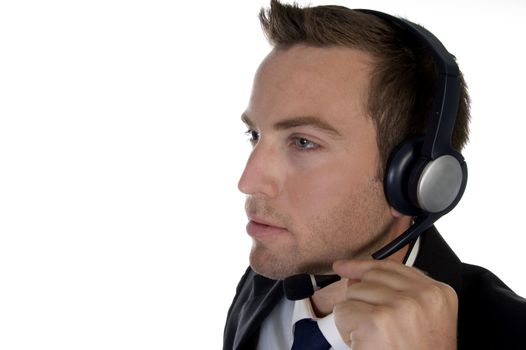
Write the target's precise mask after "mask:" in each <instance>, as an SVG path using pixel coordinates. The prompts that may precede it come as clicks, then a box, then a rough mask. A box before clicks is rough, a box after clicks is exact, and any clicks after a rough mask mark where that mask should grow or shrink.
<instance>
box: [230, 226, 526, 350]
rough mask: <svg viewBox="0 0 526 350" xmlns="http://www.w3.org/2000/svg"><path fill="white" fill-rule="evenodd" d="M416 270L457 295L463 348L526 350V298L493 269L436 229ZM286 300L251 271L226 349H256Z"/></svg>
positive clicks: (276, 286) (424, 240)
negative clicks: (458, 251) (462, 255)
mask: <svg viewBox="0 0 526 350" xmlns="http://www.w3.org/2000/svg"><path fill="white" fill-rule="evenodd" d="M521 263H523V262H521ZM414 266H415V267H417V268H419V269H420V270H423V271H425V272H426V273H427V274H428V275H429V276H430V277H432V278H434V279H436V280H438V281H442V282H444V283H447V284H449V285H450V286H451V287H453V288H454V289H455V291H456V292H457V295H458V298H459V316H458V333H457V336H458V349H459V350H480V349H507V350H510V349H522V350H525V349H526V300H525V299H523V298H521V297H519V296H517V295H516V294H515V293H514V292H513V291H512V290H511V289H509V288H508V287H507V286H506V285H505V284H504V283H503V282H502V281H501V280H500V279H499V278H498V277H496V276H495V275H494V274H492V273H491V272H489V271H488V270H486V269H484V268H481V267H478V266H474V265H468V264H464V263H461V262H460V260H459V259H458V257H457V256H456V255H455V253H454V252H453V251H452V250H451V248H449V246H448V245H447V243H446V242H445V241H444V240H443V238H442V237H441V236H440V234H439V233H438V232H437V231H436V229H435V228H434V227H432V228H431V229H429V230H427V231H426V232H425V233H423V234H422V236H421V240H420V251H419V253H418V256H417V258H416V261H415V263H414ZM283 297H284V294H283V287H282V282H281V281H275V280H271V279H268V278H265V277H263V276H261V275H258V274H256V273H255V272H254V271H253V270H252V269H251V268H248V269H247V271H246V272H245V274H244V275H243V277H242V278H241V281H240V282H239V285H238V286H237V290H236V295H235V297H234V300H233V302H232V305H231V306H230V309H229V311H228V315H227V320H226V325H225V331H224V339H223V340H224V341H223V349H224V350H227V349H228V350H230V349H236V350H240V349H255V348H256V344H257V341H258V336H259V329H260V327H261V324H262V322H263V320H264V319H265V318H266V317H267V316H268V315H269V313H270V312H271V311H272V309H273V308H274V307H275V306H276V304H277V303H278V302H279V300H280V299H281V298H283Z"/></svg>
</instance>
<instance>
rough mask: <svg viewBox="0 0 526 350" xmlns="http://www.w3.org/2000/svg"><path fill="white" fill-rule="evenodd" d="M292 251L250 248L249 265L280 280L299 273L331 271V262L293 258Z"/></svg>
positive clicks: (269, 276)
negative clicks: (304, 260)
mask: <svg viewBox="0 0 526 350" xmlns="http://www.w3.org/2000/svg"><path fill="white" fill-rule="evenodd" d="M297 256H298V255H297V254H296V253H294V252H288V253H283V254H279V255H278V254H275V253H272V252H269V251H268V250H267V249H264V248H255V247H253V248H252V251H251V252H250V267H251V268H252V270H254V271H255V272H256V273H258V274H259V275H262V276H264V277H267V278H270V279H273V280H282V279H285V278H287V277H290V276H293V275H297V274H300V273H309V274H327V273H333V271H332V261H331V262H303V261H297V260H295V259H294V258H295V257H297Z"/></svg>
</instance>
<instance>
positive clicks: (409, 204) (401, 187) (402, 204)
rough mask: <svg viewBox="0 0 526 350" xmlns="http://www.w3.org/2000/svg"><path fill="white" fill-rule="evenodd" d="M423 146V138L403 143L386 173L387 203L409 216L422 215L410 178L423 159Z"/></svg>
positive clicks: (389, 163) (393, 155)
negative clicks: (416, 202) (412, 193)
mask: <svg viewBox="0 0 526 350" xmlns="http://www.w3.org/2000/svg"><path fill="white" fill-rule="evenodd" d="M422 145H423V139H422V138H412V139H409V140H407V141H405V142H403V143H401V144H400V145H399V146H398V147H396V148H395V150H394V151H393V153H391V157H390V158H389V161H388V162H387V169H386V171H385V177H384V191H385V196H386V198H387V201H388V202H389V204H390V205H391V206H392V207H393V208H394V209H396V210H397V211H398V212H400V213H402V214H404V215H408V216H417V215H420V214H421V213H422V210H421V209H420V208H419V207H418V206H417V205H416V204H415V202H413V200H412V198H411V197H412V196H411V195H410V192H411V189H410V178H411V175H412V172H413V169H414V167H415V165H416V164H417V163H418V162H419V160H420V159H421V154H420V151H421V149H422Z"/></svg>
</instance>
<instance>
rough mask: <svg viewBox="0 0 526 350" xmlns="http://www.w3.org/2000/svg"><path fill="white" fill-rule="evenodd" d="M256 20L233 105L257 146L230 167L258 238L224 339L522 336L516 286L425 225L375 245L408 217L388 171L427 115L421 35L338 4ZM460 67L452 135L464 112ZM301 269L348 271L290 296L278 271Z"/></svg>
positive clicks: (352, 343)
mask: <svg viewBox="0 0 526 350" xmlns="http://www.w3.org/2000/svg"><path fill="white" fill-rule="evenodd" d="M260 20H261V22H262V26H263V28H264V30H265V34H266V35H267V37H268V39H269V41H270V42H271V43H272V44H273V45H274V49H273V50H272V51H271V52H270V53H269V55H268V56H267V57H266V58H265V59H264V61H263V62H262V64H261V66H260V67H259V69H258V71H257V73H256V76H255V79H254V85H253V90H252V95H251V98H250V101H249V104H248V107H247V109H246V110H245V112H244V113H243V115H242V119H243V121H244V122H245V124H246V125H247V128H248V131H247V133H248V134H249V136H250V140H251V143H252V145H253V150H252V153H251V155H250V157H249V159H248V162H247V165H246V168H245V170H244V172H243V174H242V176H241V179H240V181H239V189H240V190H241V192H243V193H245V194H246V195H247V201H246V212H247V216H248V219H249V223H248V225H247V232H248V234H249V235H250V236H251V237H252V239H253V246H252V250H251V253H250V268H249V269H248V270H247V272H246V273H245V275H244V276H243V277H242V279H241V281H240V283H239V285H238V288H237V291H236V296H235V298H234V301H233V303H232V306H231V307H230V310H229V313H228V317H227V323H226V327H225V335H224V349H256V348H257V349H290V348H291V347H292V348H293V349H300V348H301V347H299V345H298V343H299V342H300V341H302V339H306V337H310V336H313V335H314V334H315V335H316V336H315V337H314V338H316V341H318V340H319V341H320V342H321V343H324V345H323V346H324V347H322V348H325V349H329V348H333V349H345V348H349V347H352V349H354V350H363V349H455V348H459V349H502V348H506V349H520V348H526V301H525V300H524V299H522V298H520V297H519V296H517V295H516V294H514V293H513V292H512V291H511V290H510V289H509V288H508V287H507V286H506V285H504V284H503V283H502V282H501V281H500V280H499V279H498V278H497V277H495V276H494V275H493V274H491V273H490V272H488V271H487V270H484V269H482V268H480V267H476V266H470V265H466V264H462V263H461V262H460V261H459V260H458V258H457V257H456V256H455V254H454V253H453V252H452V251H451V249H450V248H449V247H448V246H447V244H446V243H445V242H444V241H443V239H442V238H441V236H440V235H439V234H438V232H437V231H436V230H435V229H434V228H433V227H432V228H430V229H428V230H427V231H426V232H424V233H423V234H422V236H421V237H420V238H419V239H418V240H417V241H416V242H414V244H412V245H409V246H406V247H404V248H403V249H402V250H400V251H398V252H397V253H395V254H393V255H392V256H390V257H389V258H388V259H387V260H381V261H376V260H372V259H371V258H370V256H371V254H372V253H374V252H375V251H377V250H378V249H379V248H381V247H383V246H384V245H385V244H387V243H388V242H390V241H392V240H393V239H395V238H396V237H398V236H400V235H401V234H402V233H403V232H404V231H405V230H407V229H408V228H409V227H410V226H411V224H412V220H413V218H412V217H410V216H408V215H403V214H402V213H400V212H399V211H397V210H396V209H394V208H393V207H392V206H391V205H390V204H389V202H388V201H387V200H386V197H385V194H384V189H383V188H384V187H383V181H384V180H383V179H384V172H385V169H386V166H387V164H388V161H389V155H390V154H391V153H392V151H393V150H394V149H395V148H396V146H397V145H399V144H400V143H401V142H402V141H404V140H405V139H407V138H408V137H410V136H412V135H422V134H424V133H425V130H426V127H427V125H428V123H429V121H428V120H426V118H425V116H427V115H429V111H430V109H431V104H432V101H433V96H434V93H435V91H434V86H435V81H436V79H437V72H436V67H435V65H434V61H433V58H432V57H431V54H430V53H429V52H428V50H427V49H426V48H425V47H423V46H422V45H421V43H419V42H418V41H415V40H413V39H412V38H410V37H408V36H407V35H404V34H403V32H402V31H400V29H399V28H397V27H396V26H394V25H392V24H391V23H389V22H388V21H385V20H382V19H381V18H378V17H377V16H374V15H371V14H367V13H363V12H357V11H352V10H349V9H346V8H343V7H337V6H319V7H314V8H299V7H297V6H291V5H283V4H280V3H279V2H278V1H271V7H270V10H267V11H264V10H263V11H262V12H261V14H260ZM459 79H460V99H459V106H458V113H457V117H456V121H455V129H454V132H453V136H452V141H451V143H452V146H453V147H454V148H455V149H458V150H460V149H461V148H462V147H463V146H464V144H465V143H466V141H467V138H468V126H467V125H468V119H469V113H468V96H467V92H466V87H465V85H464V83H463V80H462V76H461V75H460V77H459ZM298 273H309V274H333V273H336V274H338V275H339V276H341V277H342V279H341V280H340V281H338V282H336V283H333V284H331V285H329V286H327V287H325V288H322V289H320V290H318V291H316V292H315V293H314V295H313V296H312V297H310V298H306V299H303V300H300V301H291V300H287V299H286V298H285V297H284V293H283V285H282V284H283V282H282V280H283V279H285V278H287V277H289V276H291V275H295V274H298ZM305 319H307V320H310V319H313V320H315V321H316V322H312V321H307V322H303V321H304V320H305ZM300 324H301V326H300ZM304 326H305V327H307V326H308V327H311V328H308V330H306V331H304V330H302V329H304ZM300 332H303V334H300ZM314 341H315V340H309V341H308V342H309V345H308V346H309V347H307V348H311V349H313V348H314V345H313V342H314Z"/></svg>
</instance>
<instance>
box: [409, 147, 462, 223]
mask: <svg viewBox="0 0 526 350" xmlns="http://www.w3.org/2000/svg"><path fill="white" fill-rule="evenodd" d="M462 176H463V175H462V166H461V165H460V162H459V161H458V159H457V158H455V157H453V156H450V155H444V156H441V157H438V158H437V159H435V160H433V161H431V162H429V163H428V164H427V165H426V167H425V168H424V171H422V175H420V179H419V181H418V187H417V192H416V195H417V199H418V203H419V205H420V207H421V208H422V209H424V210H425V211H427V212H429V213H439V212H441V211H443V210H445V209H447V208H448V207H449V206H450V205H451V204H452V203H453V202H454V201H455V199H456V198H457V196H458V194H459V191H460V187H461V186H462Z"/></svg>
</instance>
